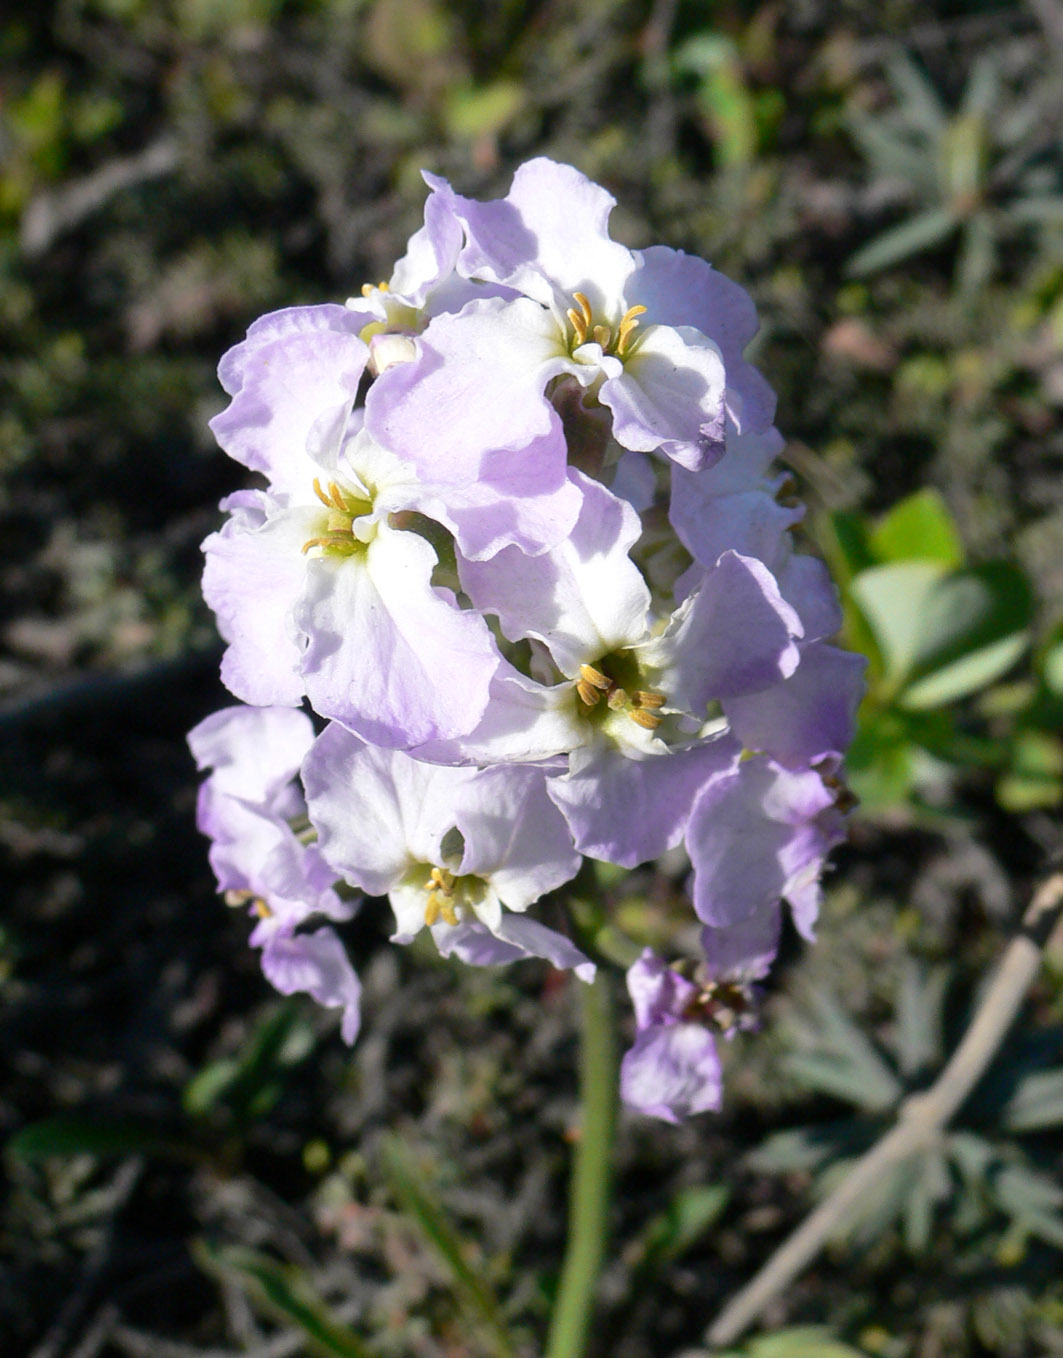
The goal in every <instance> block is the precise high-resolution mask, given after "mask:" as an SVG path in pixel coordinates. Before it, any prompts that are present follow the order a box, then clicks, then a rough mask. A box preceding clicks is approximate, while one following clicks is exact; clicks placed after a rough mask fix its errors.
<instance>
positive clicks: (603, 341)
mask: <svg viewBox="0 0 1063 1358" xmlns="http://www.w3.org/2000/svg"><path fill="white" fill-rule="evenodd" d="M593 333H594V338H595V339H596V340H597V341H598V343H599V344H600V345H601V346H602V348H603V349H605V350H608V348H609V341H610V340H611V339H612V338H613V332H612V331H611V330H610V329H609V327H608V326H607V325H596V326H595V327H594V332H593Z"/></svg>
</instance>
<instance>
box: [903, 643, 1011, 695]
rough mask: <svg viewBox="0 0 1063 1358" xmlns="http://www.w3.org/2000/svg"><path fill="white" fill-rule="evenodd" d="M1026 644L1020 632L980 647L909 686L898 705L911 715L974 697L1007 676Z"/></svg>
mask: <svg viewBox="0 0 1063 1358" xmlns="http://www.w3.org/2000/svg"><path fill="white" fill-rule="evenodd" d="M1028 641H1029V633H1028V632H1026V631H1022V632H1017V633H1016V634H1015V635H1014V636H1010V637H1002V638H1001V639H1000V640H999V641H995V642H992V643H991V644H990V645H988V646H983V647H982V648H981V649H980V650H978V651H974V652H972V654H970V655H967V656H963V657H962V658H961V659H959V660H955V661H953V662H952V664H950V665H946V666H944V667H943V668H942V669H940V670H938V671H937V672H936V673H932V674H929V675H928V676H927V677H926V678H925V679H921V680H919V681H918V682H916V683H914V684H912V685H910V686H909V687H908V688H906V689H905V691H904V693H903V694H902V695H901V698H900V701H901V704H902V705H903V706H904V707H907V708H910V709H912V710H913V711H920V710H921V709H923V708H927V707H940V706H941V705H942V704H943V703H951V702H955V701H956V700H957V699H958V698H965V697H967V695H968V694H970V693H976V692H977V691H978V689H980V688H985V687H986V686H987V685H989V684H991V683H992V682H993V681H994V679H999V678H1000V677H1001V675H1003V674H1007V672H1008V670H1010V669H1011V667H1012V666H1013V665H1014V664H1015V662H1016V661H1017V660H1018V659H1019V657H1020V656H1021V655H1022V653H1023V651H1025V649H1026V646H1027V643H1028Z"/></svg>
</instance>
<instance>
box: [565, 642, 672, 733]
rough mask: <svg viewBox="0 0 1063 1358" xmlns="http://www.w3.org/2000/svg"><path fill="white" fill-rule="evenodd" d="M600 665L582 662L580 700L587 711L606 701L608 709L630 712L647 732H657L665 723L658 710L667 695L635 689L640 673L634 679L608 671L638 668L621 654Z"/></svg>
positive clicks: (636, 722) (578, 684) (628, 713)
mask: <svg viewBox="0 0 1063 1358" xmlns="http://www.w3.org/2000/svg"><path fill="white" fill-rule="evenodd" d="M610 661H612V662H613V663H612V665H610V663H609V662H610ZM618 662H619V663H618ZM598 666H601V668H599V667H598ZM598 666H595V665H581V666H580V667H579V678H578V679H577V680H576V692H577V694H578V695H579V700H580V702H581V703H582V704H583V706H584V707H585V708H586V709H587V714H588V715H589V714H590V713H591V712H592V710H593V709H594V708H597V707H598V705H599V704H600V703H602V702H603V701H604V703H605V707H606V709H607V710H608V711H610V712H626V713H627V715H628V716H629V717H630V718H631V720H632V721H633V722H634V723H635V724H636V725H637V726H641V727H643V729H644V730H646V731H656V729H657V727H658V726H660V724H661V718H660V716H659V715H658V713H657V709H658V708H659V707H663V706H664V694H663V693H657V692H655V691H654V690H653V689H647V688H635V687H634V683H637V681H638V676H637V674H632V675H631V676H630V678H629V677H628V676H627V675H624V674H620V675H618V676H617V677H616V678H614V677H613V676H612V675H610V674H608V673H607V672H606V668H607V667H608V668H612V669H613V670H614V671H616V670H618V669H621V670H622V669H625V668H630V669H632V670H633V669H634V666H632V665H628V666H624V665H623V661H622V658H621V657H606V659H605V660H604V661H599V662H598ZM633 681H634V682H633Z"/></svg>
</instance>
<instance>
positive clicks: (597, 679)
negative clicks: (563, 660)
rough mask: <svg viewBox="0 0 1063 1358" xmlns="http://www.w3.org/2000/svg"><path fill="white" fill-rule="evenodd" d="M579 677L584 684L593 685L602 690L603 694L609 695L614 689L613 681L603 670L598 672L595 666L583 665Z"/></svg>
mask: <svg viewBox="0 0 1063 1358" xmlns="http://www.w3.org/2000/svg"><path fill="white" fill-rule="evenodd" d="M579 677H580V678H581V679H582V680H583V682H584V683H587V684H593V685H594V687H595V688H598V689H601V691H602V692H603V693H608V692H609V690H610V689H611V688H612V687H613V681H612V680H611V679H610V678H609V677H608V676H607V675H605V674H603V673H602V672H601V670H596V669H595V668H594V666H593V665H581V666H580V667H579Z"/></svg>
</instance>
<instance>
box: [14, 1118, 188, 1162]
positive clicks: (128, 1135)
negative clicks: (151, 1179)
mask: <svg viewBox="0 0 1063 1358" xmlns="http://www.w3.org/2000/svg"><path fill="white" fill-rule="evenodd" d="M4 1150H5V1152H6V1154H8V1155H13V1156H15V1157H16V1158H17V1159H19V1160H24V1161H26V1162H27V1163H29V1164H35V1163H37V1162H39V1161H41V1160H47V1159H49V1158H50V1157H51V1156H53V1155H95V1156H99V1157H100V1158H111V1157H113V1156H116V1155H117V1156H124V1155H150V1156H153V1157H155V1158H156V1159H165V1160H181V1161H184V1162H187V1163H189V1164H201V1163H203V1161H204V1160H205V1159H207V1158H208V1157H206V1156H205V1154H204V1152H202V1151H201V1150H199V1149H198V1148H197V1147H195V1146H190V1145H188V1144H186V1143H185V1142H182V1141H177V1140H175V1139H174V1138H173V1137H169V1136H166V1135H164V1134H163V1133H161V1132H160V1131H158V1130H157V1129H156V1128H153V1127H148V1126H145V1125H144V1124H142V1123H135V1122H118V1121H115V1122H108V1121H103V1120H101V1119H95V1118H89V1117H77V1116H70V1117H65V1116H60V1117H53V1118H45V1119H44V1120H43V1121H41V1122H31V1123H30V1125H29V1126H28V1127H23V1128H22V1130H21V1131H19V1132H16V1133H15V1135H14V1136H13V1137H11V1138H10V1140H9V1141H8V1143H7V1145H6V1146H5V1147H4Z"/></svg>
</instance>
